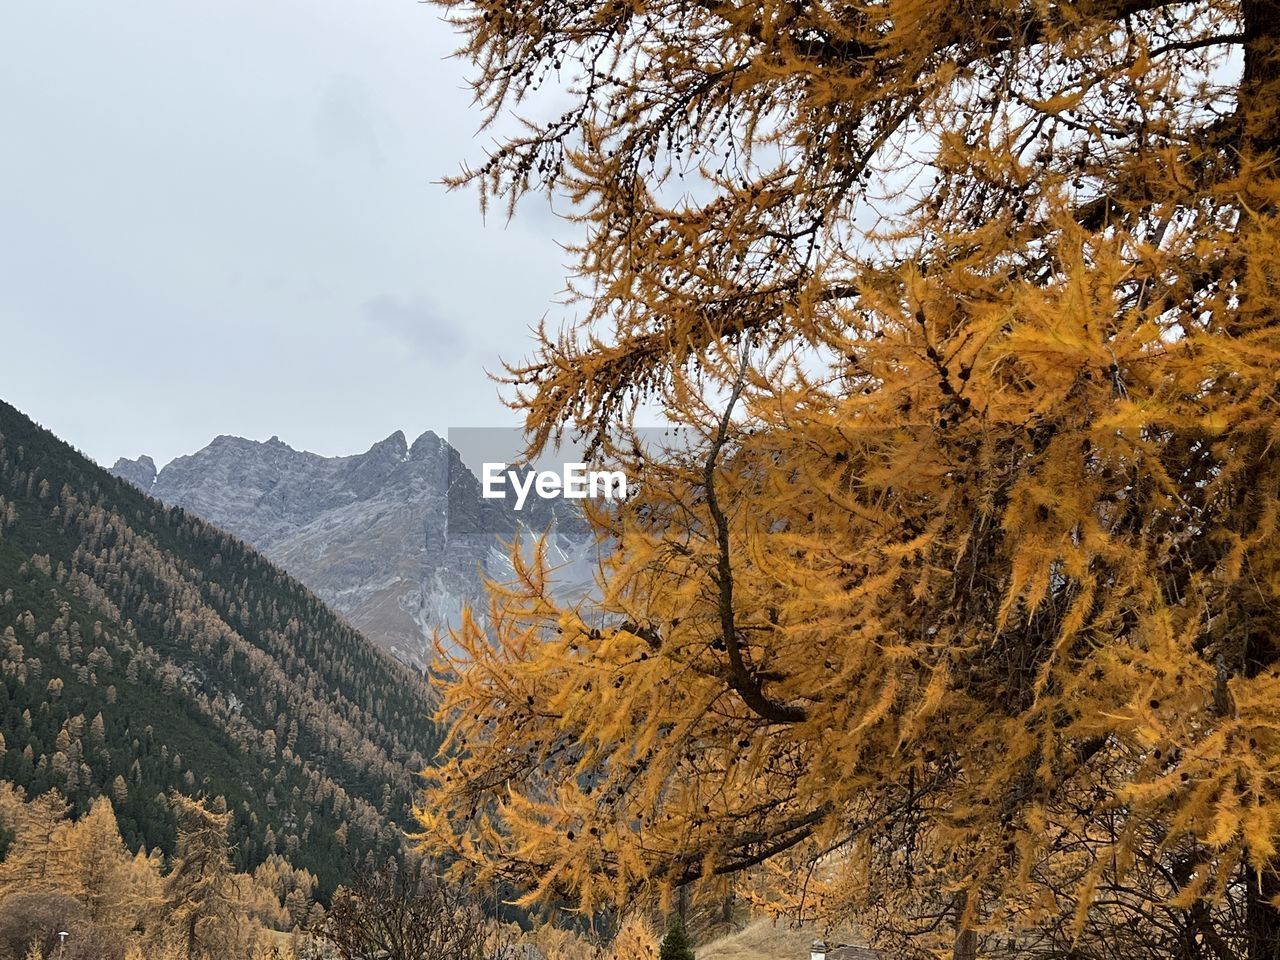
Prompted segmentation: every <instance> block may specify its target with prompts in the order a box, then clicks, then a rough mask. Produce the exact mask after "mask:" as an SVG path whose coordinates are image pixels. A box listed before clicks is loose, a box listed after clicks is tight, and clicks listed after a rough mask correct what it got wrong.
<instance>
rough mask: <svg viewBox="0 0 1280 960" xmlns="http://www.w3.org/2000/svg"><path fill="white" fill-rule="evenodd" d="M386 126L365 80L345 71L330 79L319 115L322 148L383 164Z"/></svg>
mask: <svg viewBox="0 0 1280 960" xmlns="http://www.w3.org/2000/svg"><path fill="white" fill-rule="evenodd" d="M385 127H386V122H385V120H383V118H382V117H381V115H380V114H379V113H378V112H377V111H376V109H375V108H374V106H373V103H372V102H371V101H370V99H369V94H368V92H367V91H366V89H365V87H364V85H363V84H362V83H360V82H359V81H357V80H356V79H355V78H353V77H350V76H347V75H345V74H344V75H339V76H335V77H333V78H332V79H331V80H330V81H329V83H328V85H327V86H326V87H325V91H324V94H323V95H322V96H321V98H320V105H319V107H318V108H317V109H316V117H315V135H316V140H317V141H318V143H319V145H320V149H321V150H323V151H324V152H325V153H326V154H328V155H330V156H333V157H350V158H352V159H356V160H361V161H364V162H365V163H368V164H370V165H372V166H379V165H381V164H382V163H383V162H384V160H385V153H384V150H383V146H382V137H380V136H379V129H380V128H383V130H384V133H385Z"/></svg>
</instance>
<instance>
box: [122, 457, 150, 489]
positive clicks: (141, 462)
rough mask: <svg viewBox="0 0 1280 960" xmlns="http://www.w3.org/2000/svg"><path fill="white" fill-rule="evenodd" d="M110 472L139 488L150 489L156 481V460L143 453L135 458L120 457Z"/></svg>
mask: <svg viewBox="0 0 1280 960" xmlns="http://www.w3.org/2000/svg"><path fill="white" fill-rule="evenodd" d="M111 472H112V473H113V474H115V475H116V476H117V477H119V478H120V479H122V480H128V481H129V482H130V483H132V484H133V485H134V486H135V487H137V488H138V489H139V490H150V489H151V485H152V484H153V483H155V482H156V462H155V461H154V460H152V459H151V458H150V457H148V456H146V455H145V454H144V455H143V456H141V457H139V458H138V459H137V460H129V459H127V458H126V457H121V458H120V459H119V460H117V461H116V464H115V466H114V467H112V468H111Z"/></svg>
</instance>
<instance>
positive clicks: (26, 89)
mask: <svg viewBox="0 0 1280 960" xmlns="http://www.w3.org/2000/svg"><path fill="white" fill-rule="evenodd" d="M456 45H457V38H456V37H455V36H454V35H453V34H452V32H451V30H450V28H449V27H448V26H447V25H446V24H444V23H443V22H441V20H440V16H439V11H438V9H437V8H435V7H433V6H429V5H426V4H422V3H417V2H414V0H346V2H335V0H305V2H303V0H269V2H264V0H182V2H179V3H175V2H173V0H130V2H128V3H103V2H102V0H6V2H4V3H2V4H0V137H3V146H0V371H3V372H2V373H0V396H2V397H3V398H4V399H5V400H7V401H9V402H10V403H12V404H14V405H16V406H17V407H18V408H19V409H21V410H23V411H24V412H25V413H27V414H29V415H30V416H31V417H33V418H34V419H36V420H38V421H39V422H41V423H43V424H44V425H45V426H46V427H48V428H50V429H51V430H53V431H54V432H55V433H57V434H58V435H59V436H61V437H62V438H63V439H65V440H67V441H69V442H70V443H72V444H74V445H75V446H77V447H79V448H80V449H81V450H83V451H85V452H86V453H88V454H89V455H90V456H92V457H94V458H95V459H97V460H98V461H99V462H100V463H103V464H105V465H110V464H111V463H112V462H113V461H114V460H115V459H116V457H118V456H122V455H127V456H130V457H134V456H137V455H139V454H143V453H146V454H150V455H151V456H153V457H154V458H155V460H156V462H157V464H158V465H163V464H164V463H165V462H167V461H168V460H170V459H172V458H173V457H175V456H178V455H180V454H183V453H190V452H192V451H194V450H196V449H198V448H200V447H202V446H204V445H205V444H206V443H208V442H209V440H211V439H212V438H213V437H214V436H215V435H217V434H221V433H230V434H238V435H241V436H247V437H251V438H255V439H260V440H265V439H267V438H268V437H270V436H271V435H273V434H276V435H279V436H280V438H281V439H282V440H284V441H286V442H287V443H289V444H290V445H292V446H294V447H297V448H300V449H307V450H314V451H316V452H319V453H324V454H329V455H332V454H341V453H353V452H357V451H362V450H364V449H366V448H367V447H368V446H369V445H370V444H372V443H373V442H374V441H376V440H380V439H382V438H383V437H385V436H387V435H388V434H390V433H392V432H393V431H394V430H397V429H402V430H404V431H405V433H406V434H408V436H409V439H410V440H412V439H413V438H414V437H415V436H417V435H418V434H419V433H420V432H422V431H423V430H425V429H428V428H430V429H434V430H436V431H437V432H438V433H442V434H443V432H444V431H445V430H447V429H448V428H449V427H458V426H483V425H495V426H496V425H500V424H507V423H513V422H515V421H514V420H513V415H512V414H510V413H509V412H507V411H504V410H503V408H502V407H501V405H500V404H499V403H498V401H497V399H496V387H495V385H494V384H493V383H491V382H490V381H489V380H488V379H487V378H486V377H485V374H484V370H485V369H486V368H488V369H496V367H497V364H498V358H499V357H500V356H502V357H508V358H512V359H518V358H520V357H523V356H525V355H527V354H528V352H529V328H530V326H531V325H532V324H534V323H536V322H537V321H538V320H539V319H541V318H542V317H543V316H548V317H549V318H550V319H551V320H553V321H558V320H559V319H560V318H561V317H563V316H564V315H565V314H564V308H561V307H559V306H558V305H557V303H556V300H557V297H558V296H559V293H560V291H561V290H562V289H563V285H564V269H563V262H564V254H563V251H562V250H561V249H560V248H559V247H558V246H557V243H556V241H557V240H561V241H564V240H567V239H569V238H570V237H571V235H572V234H571V228H570V227H568V226H567V225H565V224H564V223H563V222H560V221H557V220H556V219H555V218H554V217H553V216H552V215H551V214H550V213H549V211H548V210H547V208H546V206H545V203H543V202H542V201H540V200H537V201H533V202H532V203H529V204H526V205H525V206H523V207H522V208H521V212H520V213H519V214H518V215H517V218H516V219H515V221H513V222H512V223H511V224H507V223H506V221H505V217H504V216H501V215H498V216H494V215H493V214H491V215H490V217H489V220H488V222H487V223H486V222H485V221H484V220H482V218H481V216H480V213H479V207H478V204H477V201H476V197H475V195H474V194H473V193H470V192H455V193H448V192H446V191H445V189H444V188H443V187H441V186H439V185H438V183H437V181H438V180H439V179H440V178H441V177H442V176H444V175H447V174H450V173H453V172H456V171H457V169H458V167H459V165H460V164H461V162H462V161H463V160H464V159H469V160H472V161H477V160H480V159H483V145H484V140H483V139H477V138H476V136H475V135H476V130H477V127H478V122H479V117H478V115H477V114H476V113H475V112H474V110H473V108H472V106H471V94H470V90H469V89H468V88H467V87H466V77H467V76H468V71H469V69H470V68H469V65H467V64H465V63H464V62H462V61H459V60H456V59H451V58H449V54H450V52H451V51H452V50H453V49H454V48H455V47H456ZM482 136H487V135H482Z"/></svg>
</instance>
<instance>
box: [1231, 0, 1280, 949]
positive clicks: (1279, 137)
mask: <svg viewBox="0 0 1280 960" xmlns="http://www.w3.org/2000/svg"><path fill="white" fill-rule="evenodd" d="M1240 12H1241V16H1242V19H1243V21H1244V24H1243V25H1244V35H1245V44H1244V73H1243V75H1242V77H1241V80H1240V98H1239V102H1238V103H1237V110H1238V111H1239V115H1240V120H1241V122H1242V124H1243V130H1242V139H1241V144H1240V146H1241V153H1242V155H1243V158H1244V160H1245V161H1246V163H1248V162H1250V161H1252V162H1258V161H1262V160H1265V159H1267V158H1268V157H1269V158H1270V160H1271V163H1272V165H1273V166H1272V169H1271V171H1270V175H1271V176H1278V175H1280V170H1277V169H1276V168H1275V166H1274V164H1275V163H1276V162H1277V159H1278V158H1280V0H1241V4H1240ZM1255 175H1256V174H1255ZM1267 623H1268V625H1267V627H1266V628H1264V629H1263V630H1262V631H1260V632H1262V633H1265V634H1266V636H1265V637H1263V636H1251V637H1249V640H1248V641H1247V642H1246V651H1245V673H1246V674H1247V675H1256V674H1258V673H1260V672H1261V671H1262V670H1263V669H1269V668H1270V667H1271V666H1272V665H1274V663H1275V661H1276V659H1277V654H1278V653H1280V650H1278V649H1277V643H1276V639H1277V638H1276V637H1275V636H1274V634H1273V631H1272V629H1271V627H1270V623H1269V617H1268V618H1267ZM1252 626H1253V625H1250V628H1251V629H1252ZM1248 891H1249V892H1248V899H1247V902H1246V905H1245V931H1246V940H1247V953H1246V957H1247V960H1280V908H1277V907H1276V906H1275V904H1274V903H1272V900H1273V899H1274V898H1276V897H1277V896H1280V863H1275V862H1273V863H1272V864H1270V865H1269V868H1268V869H1266V870H1263V871H1262V875H1261V876H1258V875H1257V874H1255V873H1253V872H1252V871H1250V875H1249V884H1248Z"/></svg>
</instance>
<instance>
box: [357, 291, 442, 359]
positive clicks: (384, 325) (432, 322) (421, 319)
mask: <svg viewBox="0 0 1280 960" xmlns="http://www.w3.org/2000/svg"><path fill="white" fill-rule="evenodd" d="M364 315H365V319H366V320H367V321H368V322H369V323H370V324H371V325H373V326H375V327H378V328H380V329H382V330H384V331H385V332H387V333H390V334H391V335H392V336H394V337H395V338H396V339H398V340H400V341H401V342H402V343H404V344H405V345H406V346H408V347H409V348H410V349H411V350H412V351H413V352H414V354H415V355H416V356H418V357H421V358H423V359H426V360H429V361H431V362H432V363H435V364H438V365H440V366H444V365H446V364H449V363H452V362H454V361H456V360H458V359H459V358H460V357H462V355H463V354H465V353H466V352H467V342H466V338H465V337H464V336H463V335H462V331H461V330H460V329H459V328H458V326H457V325H456V324H454V323H451V322H450V321H449V320H447V319H445V318H444V317H442V316H440V314H439V313H438V312H437V311H436V310H435V308H434V307H432V305H431V304H430V303H428V302H427V301H426V300H425V299H423V298H421V297H417V298H413V299H403V300H402V299H400V298H398V297H393V296H389V295H387V294H383V295H381V296H377V297H374V298H373V299H372V300H370V301H369V302H367V303H366V304H365V305H364Z"/></svg>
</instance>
